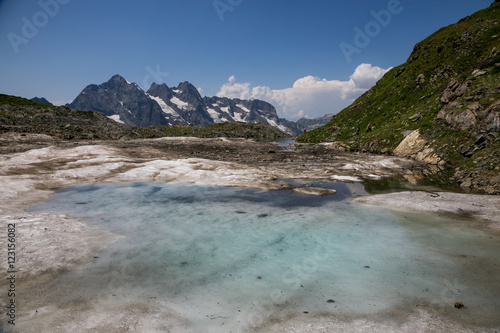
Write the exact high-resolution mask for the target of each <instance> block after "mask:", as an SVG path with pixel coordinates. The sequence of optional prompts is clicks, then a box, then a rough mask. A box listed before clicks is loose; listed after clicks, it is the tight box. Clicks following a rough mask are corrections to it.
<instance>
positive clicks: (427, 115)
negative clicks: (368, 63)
mask: <svg viewBox="0 0 500 333" xmlns="http://www.w3.org/2000/svg"><path fill="white" fill-rule="evenodd" d="M499 18H500V4H498V3H497V4H495V5H492V6H491V7H489V8H486V9H484V10H481V11H479V12H477V13H475V14H473V15H471V16H469V17H466V18H464V19H462V20H460V21H459V22H458V23H457V24H454V25H450V26H448V27H445V28H442V29H440V30H439V31H437V32H436V33H434V34H433V35H431V36H430V37H428V38H427V39H425V40H424V41H422V42H420V43H418V44H417V45H416V46H415V48H414V50H413V52H412V54H411V55H410V57H409V58H408V60H407V62H406V63H404V64H403V65H400V66H398V67H396V68H394V69H392V70H391V71H389V72H388V73H386V75H385V76H384V77H383V78H382V79H381V80H380V81H379V82H378V83H377V84H376V85H375V86H374V87H373V88H372V89H370V90H369V91H368V92H366V93H365V94H364V95H362V96H361V97H360V98H358V99H357V100H356V101H355V102H354V103H353V104H352V105H350V106H349V107H347V108H345V109H344V110H342V111H341V112H340V113H339V114H337V115H335V116H334V117H333V118H332V120H331V121H329V122H328V123H327V124H326V125H325V126H323V127H321V128H319V129H316V130H314V131H311V132H308V133H305V134H303V135H301V136H299V138H298V140H299V141H302V142H322V141H340V142H343V143H345V144H346V145H347V146H348V147H349V148H350V149H351V150H367V151H373V152H390V151H392V150H393V149H394V148H395V147H396V146H397V145H398V144H399V143H400V142H401V140H403V138H404V135H403V133H404V132H405V131H408V130H416V129H420V131H421V133H422V134H423V135H424V136H425V137H426V138H427V139H428V140H429V141H430V142H431V144H432V145H433V148H435V149H436V151H437V152H438V153H439V154H440V156H441V157H442V158H444V159H446V160H447V161H449V162H450V163H451V165H452V166H454V167H461V168H465V169H471V168H474V166H475V165H474V161H475V160H476V159H477V158H480V157H484V158H486V157H487V156H495V155H498V152H499V151H500V150H499V148H500V147H499V141H498V139H497V140H495V141H494V142H492V143H490V144H489V145H488V147H486V148H485V149H483V150H482V151H480V152H478V153H477V154H476V155H475V156H473V158H465V157H464V156H462V155H461V154H460V153H459V152H458V149H457V148H458V147H463V146H473V144H474V141H475V139H476V138H475V135H477V131H475V132H471V131H470V130H468V131H460V130H456V129H455V130H453V129H451V128H450V127H449V126H447V125H446V124H444V123H443V122H440V121H437V120H436V116H437V114H438V112H439V111H440V110H441V109H442V108H443V103H442V102H441V101H440V98H441V96H442V95H443V92H444V91H445V89H446V88H447V86H448V83H449V82H450V81H451V79H452V78H455V79H457V80H458V81H459V82H462V81H464V80H465V79H471V80H472V86H471V87H470V89H469V92H468V93H467V95H464V96H462V97H461V99H460V101H461V102H463V104H464V105H465V106H466V105H467V103H468V102H467V101H466V99H467V98H469V99H468V100H469V101H471V100H472V99H474V101H477V102H479V103H480V104H481V106H482V108H483V109H486V108H488V107H489V106H490V105H491V104H493V103H494V102H496V101H498V100H500V94H499V91H500V90H499V88H500V66H499V63H500V20H499ZM495 64H496V65H495ZM475 69H483V70H486V71H487V72H488V73H489V74H488V75H483V76H478V77H474V76H473V75H472V72H473V71H474V70H475ZM495 90H496V93H495ZM484 92H489V93H490V94H489V95H488V96H487V98H483V99H479V100H477V99H475V96H479V97H481V93H484ZM465 106H463V107H465ZM337 126H338V127H339V131H337V132H335V131H332V127H337ZM368 127H370V129H371V131H367V128H368ZM358 128H359V132H358V133H356V132H357V129H358ZM493 162H494V163H493V164H494V165H493V166H495V165H498V160H496V161H493Z"/></svg>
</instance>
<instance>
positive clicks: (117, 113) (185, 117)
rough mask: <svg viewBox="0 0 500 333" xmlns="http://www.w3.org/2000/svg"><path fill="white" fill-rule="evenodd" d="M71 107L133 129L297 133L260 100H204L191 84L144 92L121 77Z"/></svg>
mask: <svg viewBox="0 0 500 333" xmlns="http://www.w3.org/2000/svg"><path fill="white" fill-rule="evenodd" d="M68 106H69V107H70V108H73V109H78V110H85V111H97V112H101V113H104V114H105V115H106V116H108V117H110V118H111V119H113V120H115V121H117V122H120V123H123V124H126V125H131V126H142V127H147V126H162V125H182V124H184V125H187V124H192V125H195V126H207V125H209V124H212V123H225V122H246V123H260V124H267V125H271V126H274V127H276V128H278V129H280V130H281V131H283V132H287V133H289V134H297V132H298V130H297V125H296V124H295V123H294V122H291V121H287V120H285V119H281V118H279V117H278V115H277V113H276V109H275V108H274V107H273V106H272V105H271V104H269V103H267V102H264V101H260V100H241V99H229V98H224V97H202V96H201V95H200V93H199V92H198V90H197V89H196V88H195V87H194V86H193V85H192V84H191V83H189V82H182V83H180V84H179V85H178V86H177V87H175V88H169V87H168V86H167V85H166V84H161V85H158V84H156V83H153V84H152V85H151V87H150V88H149V90H148V91H147V92H145V91H144V90H142V89H141V88H140V87H139V86H138V85H137V84H135V83H130V82H128V81H127V80H125V79H124V78H123V77H121V76H120V75H115V76H113V77H112V78H111V79H110V80H109V81H108V82H105V83H103V84H101V85H95V84H92V85H89V86H87V87H86V88H85V89H84V90H83V91H82V92H81V93H80V94H79V95H78V96H77V97H76V98H75V100H74V101H73V102H72V103H70V104H68Z"/></svg>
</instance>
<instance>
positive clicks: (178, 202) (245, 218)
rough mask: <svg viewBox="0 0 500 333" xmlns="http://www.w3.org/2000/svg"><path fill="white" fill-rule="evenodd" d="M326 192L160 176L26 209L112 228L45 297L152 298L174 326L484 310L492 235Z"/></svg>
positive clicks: (235, 326)
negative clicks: (106, 240) (460, 306)
mask: <svg viewBox="0 0 500 333" xmlns="http://www.w3.org/2000/svg"><path fill="white" fill-rule="evenodd" d="M145 167H147V166H145ZM196 176H198V175H196ZM337 190H338V192H339V193H338V194H337V195H332V196H324V197H319V198H316V197H308V196H303V195H300V194H296V193H294V192H293V191H289V190H283V191H269V192H262V191H258V190H253V189H236V188H223V187H213V186H198V185H185V184H173V183H161V182H151V183H145V182H141V183H125V184H89V185H75V186H71V187H69V188H66V189H63V190H62V191H60V192H59V193H57V194H55V195H54V198H53V199H52V200H50V201H48V202H46V203H43V204H39V205H36V206H35V207H34V208H33V210H34V211H40V210H43V211H67V212H70V213H72V214H73V215H74V216H75V217H78V218H82V219H84V220H86V221H88V222H89V223H91V224H92V225H94V226H96V227H98V228H102V229H105V230H107V231H110V232H112V233H115V234H119V235H123V236H124V237H123V238H121V239H120V240H119V241H117V242H116V243H114V244H112V245H110V246H109V247H107V248H106V249H105V250H103V251H102V252H101V253H100V254H99V258H98V259H96V260H95V261H94V262H93V263H91V264H89V265H87V266H86V267H84V268H83V269H81V270H78V271H73V272H69V273H67V274H64V276H61V277H59V278H58V280H57V281H56V282H55V285H57V286H58V288H54V289H53V290H52V289H50V290H51V293H50V294H49V295H47V296H46V297H47V300H46V301H47V303H50V302H51V301H52V302H53V301H54V300H57V302H60V303H61V304H65V303H68V302H72V300H76V299H78V300H89V299H108V298H112V299H114V300H115V301H116V302H134V301H141V302H153V303H155V304H161V305H162V306H165V307H166V308H169V309H173V310H174V311H176V312H177V314H178V315H179V316H180V317H182V318H185V319H186V320H187V322H188V323H189V327H190V329H189V330H185V331H184V330H183V329H182V328H180V327H179V328H177V330H176V331H175V332H220V328H221V326H222V327H224V331H226V332H245V331H251V330H253V329H254V328H256V327H258V326H260V325H262V324H264V323H265V321H266V320H268V319H270V318H277V317H280V316H285V315H286V314H302V313H304V312H307V313H308V314H311V315H315V314H316V315H320V314H325V313H333V314H353V313H354V314H373V313H376V312H379V311H383V310H386V309H388V308H391V307H395V306H399V305H405V304H413V303H414V302H426V303H430V304H435V305H437V306H443V307H446V306H449V305H450V304H452V303H453V301H455V300H464V301H465V302H466V303H467V304H468V305H469V306H470V307H471V308H475V307H481V308H482V309H484V311H483V312H482V313H479V314H477V313H475V314H474V316H476V317H475V318H476V320H478V321H480V320H481V319H482V317H487V318H486V319H487V320H494V319H492V318H491V316H494V314H495V313H498V309H500V297H499V296H500V294H499V287H498V286H499V285H500V278H499V277H500V261H499V259H498V258H499V257H500V256H499V255H500V242H499V238H498V236H491V235H489V234H487V233H485V232H483V231H479V230H475V229H469V228H467V229H464V228H459V227H457V223H456V222H454V221H452V220H449V219H446V218H442V217H437V216H430V215H429V216H427V215H423V214H419V215H416V214H415V215H412V214H410V213H404V214H403V213H402V214H396V213H393V212H390V211H388V210H386V209H383V208H379V207H371V206H366V205H362V204H359V203H356V202H352V201H348V200H345V199H346V196H348V195H349V193H348V192H349V187H348V186H347V185H345V184H342V185H339V187H338V188H337ZM328 300H333V301H334V302H328ZM41 301H42V300H41ZM464 315H465V314H464ZM469 315H472V314H469ZM497 324H500V323H497Z"/></svg>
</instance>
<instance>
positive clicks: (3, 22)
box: [0, 0, 493, 120]
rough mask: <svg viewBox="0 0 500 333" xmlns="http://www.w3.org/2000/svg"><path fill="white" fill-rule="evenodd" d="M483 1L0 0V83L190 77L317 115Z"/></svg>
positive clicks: (285, 109)
mask: <svg viewBox="0 0 500 333" xmlns="http://www.w3.org/2000/svg"><path fill="white" fill-rule="evenodd" d="M492 2H493V0H399V1H398V0H351V1H347V0H346V1H333V0H215V1H213V0H141V1H139V0H136V1H133V0H3V1H1V0H0V93H4V94H11V95H17V96H22V97H26V98H32V97H34V96H38V97H42V96H43V97H46V98H47V99H48V100H50V101H52V102H54V103H56V104H61V103H66V102H69V101H71V100H73V99H74V98H75V97H76V96H77V95H78V94H79V93H80V91H81V90H82V89H83V88H85V86H87V85H88V84H91V83H97V84H100V83H102V82H105V81H107V80H108V79H109V78H110V77H111V76H112V75H114V74H120V75H122V76H123V77H125V78H126V79H127V80H129V81H131V82H136V83H137V84H139V85H140V86H141V87H142V88H143V89H145V90H147V89H148V88H149V86H150V85H151V83H152V82H157V83H166V84H167V85H168V86H170V87H172V86H177V85H178V84H179V83H180V82H182V81H189V82H191V83H192V84H194V85H195V86H196V87H198V88H199V89H200V91H201V92H202V94H203V95H207V96H214V95H220V96H228V97H243V98H260V99H264V100H267V101H268V102H271V103H272V104H273V105H275V106H276V108H277V109H278V112H279V115H280V116H281V117H285V118H288V119H292V120H293V119H297V118H298V117H300V116H307V117H317V116H321V115H323V114H326V113H336V112H338V111H340V109H342V108H343V107H345V106H347V105H349V104H350V103H351V102H352V101H353V100H354V99H355V98H356V97H357V96H359V95H360V94H361V93H362V92H364V91H366V89H367V88H369V86H371V85H373V84H374V83H375V82H376V80H377V79H379V78H380V77H381V76H382V75H383V73H385V71H386V70H387V69H389V68H390V67H393V66H397V65H399V64H401V63H403V62H405V61H406V59H407V58H408V56H409V54H410V53H411V51H412V49H413V46H414V45H415V44H416V43H417V42H419V41H421V40H422V39H424V38H426V37H427V36H429V35H430V34H432V33H433V32H435V31H436V30H437V29H439V28H441V27H443V26H446V25H449V24H452V23H455V22H457V21H458V20H459V19H460V18H462V17H464V16H467V15H470V14H472V13H474V12H475V11H477V10H479V9H483V8H486V7H488V6H489V5H490V4H491V3H492ZM374 13H375V16H379V18H378V20H377V19H376V18H375V16H374ZM387 14H389V16H388V15H387ZM356 29H357V30H356ZM367 29H368V30H367ZM357 31H362V33H363V34H365V36H364V37H359V36H358V38H357V39H355V37H356V35H357V34H358V32H357ZM356 42H357V43H356ZM341 45H343V46H344V52H343V51H342V48H341ZM346 45H349V46H352V48H347V50H350V51H352V50H354V48H355V52H347V56H346V51H345V50H346Z"/></svg>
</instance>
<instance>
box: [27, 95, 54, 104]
mask: <svg viewBox="0 0 500 333" xmlns="http://www.w3.org/2000/svg"><path fill="white" fill-rule="evenodd" d="M30 101H33V102H37V103H41V104H45V105H48V106H54V104H52V103H50V102H49V101H48V100H46V99H45V98H43V97H33V98H32V99H30Z"/></svg>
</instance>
